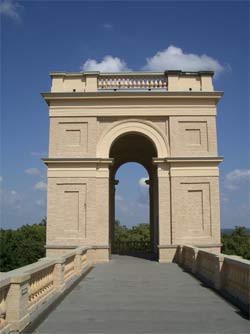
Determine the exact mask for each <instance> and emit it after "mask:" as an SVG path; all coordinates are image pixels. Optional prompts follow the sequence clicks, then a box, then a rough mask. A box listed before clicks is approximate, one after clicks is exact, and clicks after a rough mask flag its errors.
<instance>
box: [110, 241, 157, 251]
mask: <svg viewBox="0 0 250 334" xmlns="http://www.w3.org/2000/svg"><path fill="white" fill-rule="evenodd" d="M151 251H152V249H151V243H150V241H115V242H114V244H113V246H112V252H113V253H114V254H131V253H150V252H151Z"/></svg>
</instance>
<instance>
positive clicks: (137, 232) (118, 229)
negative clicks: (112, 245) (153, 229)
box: [115, 220, 150, 242]
mask: <svg viewBox="0 0 250 334" xmlns="http://www.w3.org/2000/svg"><path fill="white" fill-rule="evenodd" d="M115 241H117V242H150V230H149V224H139V225H136V226H132V227H131V228H128V227H127V226H125V225H121V224H120V222H119V220H116V221H115Z"/></svg>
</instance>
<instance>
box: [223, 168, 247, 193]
mask: <svg viewBox="0 0 250 334" xmlns="http://www.w3.org/2000/svg"><path fill="white" fill-rule="evenodd" d="M244 181H245V182H246V181H250V169H235V170H233V171H232V172H229V173H228V174H226V177H225V188H227V189H230V190H234V189H238V188H239V186H240V184H241V183H242V182H244Z"/></svg>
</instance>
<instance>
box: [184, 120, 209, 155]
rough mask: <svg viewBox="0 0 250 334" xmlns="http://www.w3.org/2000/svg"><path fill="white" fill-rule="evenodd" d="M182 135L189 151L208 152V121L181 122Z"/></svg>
mask: <svg viewBox="0 0 250 334" xmlns="http://www.w3.org/2000/svg"><path fill="white" fill-rule="evenodd" d="M178 123H179V127H180V131H181V132H180V135H181V137H182V141H181V143H180V144H183V145H184V146H185V147H186V149H187V150H191V151H208V129H207V122H206V121H179V122H178Z"/></svg>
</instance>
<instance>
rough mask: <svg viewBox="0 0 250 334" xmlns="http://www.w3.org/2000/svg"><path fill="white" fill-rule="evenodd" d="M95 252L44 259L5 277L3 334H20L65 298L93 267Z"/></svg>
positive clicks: (1, 287)
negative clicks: (15, 333)
mask: <svg viewBox="0 0 250 334" xmlns="http://www.w3.org/2000/svg"><path fill="white" fill-rule="evenodd" d="M93 263H94V261H93V251H92V249H91V248H86V247H78V248H76V249H74V250H71V251H68V252H67V253H65V254H64V255H61V256H58V257H51V258H42V259H40V260H39V261H37V262H35V263H33V264H31V265H28V266H24V267H22V268H19V269H16V270H12V271H9V272H6V273H1V278H0V332H1V333H3V334H5V333H6V334H7V333H13V332H18V333H19V332H20V331H22V330H23V329H24V328H26V327H27V326H29V324H31V323H32V322H33V321H34V320H35V319H36V318H37V317H38V316H39V315H41V314H42V313H43V312H44V311H45V310H46V309H47V308H48V307H49V306H50V305H51V304H53V303H54V302H55V301H56V300H57V299H58V298H59V297H60V296H62V295H63V294H64V293H65V292H66V291H67V290H68V289H69V288H70V287H71V286H72V285H73V284H74V283H75V282H76V281H77V280H78V279H80V278H81V277H82V276H83V275H85V274H87V273H88V272H89V270H90V269H91V268H92V266H93Z"/></svg>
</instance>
